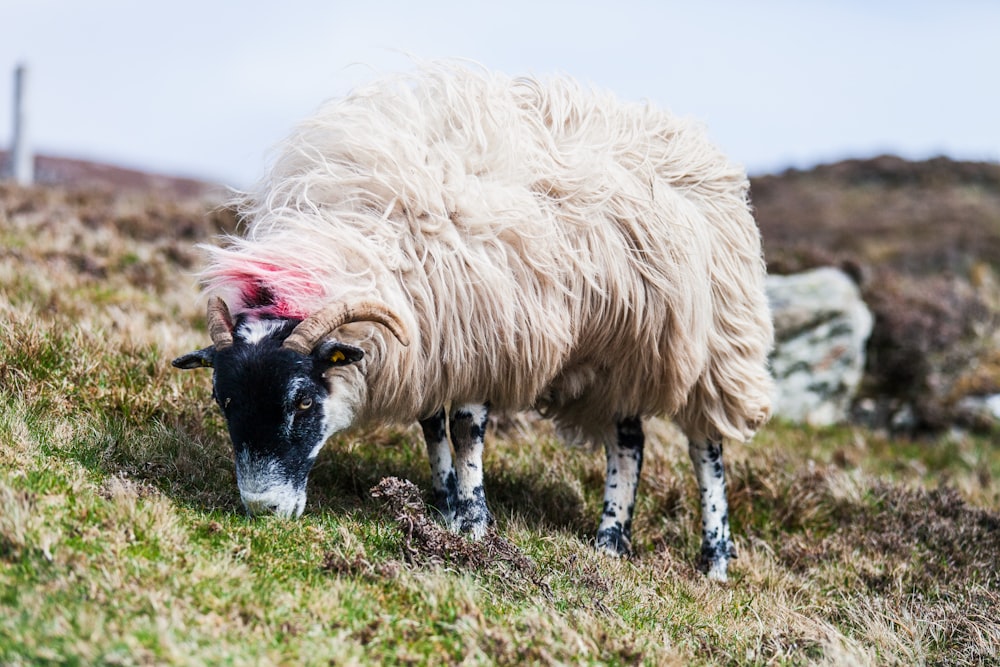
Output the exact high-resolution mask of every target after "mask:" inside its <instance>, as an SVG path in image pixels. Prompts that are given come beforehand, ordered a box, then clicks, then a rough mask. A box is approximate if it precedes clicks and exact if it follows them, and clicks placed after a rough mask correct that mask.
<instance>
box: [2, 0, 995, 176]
mask: <svg viewBox="0 0 1000 667" xmlns="http://www.w3.org/2000/svg"><path fill="white" fill-rule="evenodd" d="M0 25H2V26H3V38H2V39H0V147H6V146H8V145H9V143H10V132H11V126H12V122H11V104H10V100H11V97H10V95H11V89H12V83H11V82H12V76H13V74H12V73H13V70H14V67H15V66H16V64H18V63H25V64H26V65H27V66H28V67H29V68H30V80H29V90H28V93H29V95H28V102H29V108H30V138H31V141H32V144H33V145H34V147H35V148H36V150H37V151H38V152H39V153H41V154H49V155H61V156H68V157H79V158H86V159H91V160H99V161H104V162H111V163H114V164H119V165H124V166H130V167H137V168H142V169H147V170H155V171H158V172H165V173H170V174H177V175H187V176H194V177H198V178H202V179H207V180H212V181H216V182H222V183H225V184H227V185H234V186H237V187H239V186H246V185H249V184H250V183H251V182H252V181H253V180H254V179H255V178H257V177H258V176H259V175H260V174H261V172H262V171H263V169H264V165H265V164H266V159H267V152H268V149H269V147H270V146H272V145H273V144H274V143H275V142H276V141H277V140H279V139H280V138H281V137H282V136H283V135H284V134H285V133H286V132H287V131H288V129H289V127H290V126H291V125H292V124H293V123H295V122H296V121H297V120H299V119H300V118H302V117H304V116H306V115H307V114H309V113H310V112H311V111H312V110H313V109H315V108H316V107H317V106H318V105H319V104H320V103H321V102H322V101H323V100H324V99H326V98H328V97H333V96H338V95H342V94H344V93H345V92H347V91H348V90H350V88H351V87H352V86H354V85H356V84H358V83H359V82H363V81H366V80H368V79H370V78H372V77H373V76H374V74H375V73H377V72H380V71H393V70H399V69H405V68H408V67H410V66H411V64H412V60H411V59H412V58H419V59H430V58H439V57H461V58H468V59H471V60H474V61H477V62H480V63H482V64H483V65H485V66H487V67H489V68H491V69H497V70H501V71H504V72H506V73H509V74H512V75H517V74H524V73H531V74H537V75H547V74H551V73H556V72H559V73H566V74H569V75H572V76H574V77H576V78H578V79H580V80H582V81H585V82H588V83H591V84H593V85H595V86H598V87H601V88H606V89H610V90H612V91H614V92H615V93H617V94H618V95H619V96H620V97H621V98H623V99H626V100H644V99H648V100H650V101H652V102H654V103H656V104H657V105H660V106H664V107H666V108H669V109H671V110H672V111H674V112H675V113H678V114H681V115H691V116H695V117H697V118H699V119H701V120H703V121H704V122H705V123H706V124H707V126H708V128H709V131H710V133H711V135H712V137H713V138H714V140H715V141H716V142H717V143H718V144H719V145H721V147H722V148H723V149H724V150H725V151H726V152H727V153H728V154H729V155H731V156H732V157H733V158H734V159H736V160H737V161H739V162H741V163H743V164H744V165H745V166H746V167H747V168H748V170H749V171H750V173H751V174H762V173H765V172H773V171H775V170H780V169H784V168H785V167H789V166H795V167H809V166H812V165H814V164H817V163H819V162H829V161H834V160H839V159H842V158H845V157H855V158H857V157H870V156H874V155H877V154H882V153H893V154H897V155H900V156H903V157H905V158H909V159H920V158H925V157H929V156H933V155H948V156H950V157H952V158H958V159H971V160H992V161H996V160H998V159H1000V123H998V119H1000V85H998V80H1000V39H998V38H997V36H998V35H1000V3H996V2H993V1H991V0H956V1H955V2H948V3H941V2H897V1H886V2H858V1H853V0H845V1H841V2H807V3H804V2H792V1H787V2H782V1H775V0H763V1H761V2H754V3H745V2H699V3H693V2H679V1H673V0H668V1H661V2H653V1H649V2H641V1H632V0H624V1H620V2H616V3H608V2H594V1H589V0H585V1H582V2H537V1H535V2H530V1H528V0H509V1H506V2H478V1H467V2H441V1H435V0H432V1H430V2H419V3H417V2H402V1H397V2H389V1H385V0H376V1H372V2H331V1H325V0H286V1H285V2H281V3H274V2H263V1H260V0H254V1H251V2H206V1H205V0H198V1H195V0H174V1H172V2H141V3H139V2H129V1H127V0H91V1H89V2H86V3H80V2H74V1H71V0H3V1H2V2H0Z"/></svg>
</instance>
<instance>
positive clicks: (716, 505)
mask: <svg viewBox="0 0 1000 667" xmlns="http://www.w3.org/2000/svg"><path fill="white" fill-rule="evenodd" d="M688 454H689V455H690V456H691V462H692V463H693V464H694V474H695V477H697V479H698V488H699V490H700V492H701V556H700V558H699V561H698V565H699V567H700V568H701V570H702V571H703V572H705V573H706V574H708V578H709V579H716V580H718V581H725V580H726V570H727V568H728V566H729V561H730V559H732V558H736V546H735V545H734V544H733V541H732V539H731V537H730V533H729V504H728V502H727V500H726V473H725V469H724V468H723V463H722V439H721V438H705V437H689V442H688Z"/></svg>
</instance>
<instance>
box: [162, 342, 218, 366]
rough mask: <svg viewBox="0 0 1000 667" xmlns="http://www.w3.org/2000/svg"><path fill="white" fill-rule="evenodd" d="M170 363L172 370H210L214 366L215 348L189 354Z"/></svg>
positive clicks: (211, 347)
mask: <svg viewBox="0 0 1000 667" xmlns="http://www.w3.org/2000/svg"><path fill="white" fill-rule="evenodd" d="M170 363H171V364H172V365H173V366H174V368H183V369H184V370H186V371H189V370H191V369H192V368H212V367H213V366H214V365H215V346H214V345H213V346H210V347H206V348H204V349H202V350H195V351H194V352H189V353H187V354H185V355H184V356H181V357H177V358H176V359H174V360H173V361H172V362H170Z"/></svg>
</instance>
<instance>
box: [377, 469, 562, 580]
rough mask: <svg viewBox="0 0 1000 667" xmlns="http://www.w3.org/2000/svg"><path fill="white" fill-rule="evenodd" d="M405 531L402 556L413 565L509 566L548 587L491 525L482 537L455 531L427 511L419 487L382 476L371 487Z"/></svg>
mask: <svg viewBox="0 0 1000 667" xmlns="http://www.w3.org/2000/svg"><path fill="white" fill-rule="evenodd" d="M371 495H372V497H373V498H376V499H378V500H381V501H382V502H383V503H384V507H385V508H386V510H387V511H388V513H389V515H390V517H391V518H392V520H393V521H394V522H395V523H396V526H397V527H398V528H399V529H400V530H401V531H402V532H403V536H404V542H403V557H404V558H405V559H406V562H407V563H409V564H411V565H434V566H440V565H445V564H449V565H457V566H460V567H463V568H471V569H474V570H486V569H490V568H495V567H496V566H497V565H501V564H502V565H504V566H506V569H507V571H509V572H510V573H511V574H513V575H515V576H518V577H521V578H523V579H526V580H527V581H530V582H532V583H534V584H535V585H536V586H539V587H543V588H547V586H546V585H545V584H544V582H543V581H542V580H541V578H540V577H539V574H538V569H537V568H536V567H535V564H534V563H532V562H531V560H529V559H528V557H527V556H525V555H524V554H523V553H522V552H521V550H520V549H518V548H517V547H516V546H514V545H513V544H511V543H510V542H508V541H507V540H505V539H504V538H503V537H501V536H500V535H499V534H498V533H497V532H496V530H495V528H490V530H488V531H487V533H486V535H485V536H483V538H482V539H481V540H479V541H472V540H470V539H468V538H467V537H465V536H463V535H460V534H457V533H453V532H451V531H449V530H447V529H446V528H444V527H443V526H441V525H440V524H439V523H437V522H436V521H434V519H432V518H431V517H430V516H429V515H428V514H427V509H426V506H425V505H424V501H423V499H422V498H421V497H420V490H419V489H418V488H417V486H416V485H415V484H414V483H413V482H411V481H409V480H403V479H399V478H398V477H386V478H383V479H382V481H380V482H379V483H378V484H377V485H376V486H375V487H374V488H372V490H371Z"/></svg>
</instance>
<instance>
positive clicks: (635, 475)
mask: <svg viewBox="0 0 1000 667" xmlns="http://www.w3.org/2000/svg"><path fill="white" fill-rule="evenodd" d="M645 443H646V438H645V436H644V435H643V432H642V420H641V419H639V418H638V417H629V418H627V419H622V420H621V421H619V422H618V424H617V427H616V438H615V440H614V441H611V440H609V441H608V442H607V443H606V445H605V453H606V454H607V457H608V473H607V477H606V478H605V481H604V512H603V513H602V515H601V524H600V526H598V528H597V548H598V549H600V550H602V551H606V552H607V553H609V554H611V555H613V556H627V555H629V554H630V553H632V510H633V508H634V507H635V494H636V490H637V489H638V488H639V473H640V472H641V471H642V450H643V447H644V446H645Z"/></svg>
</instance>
